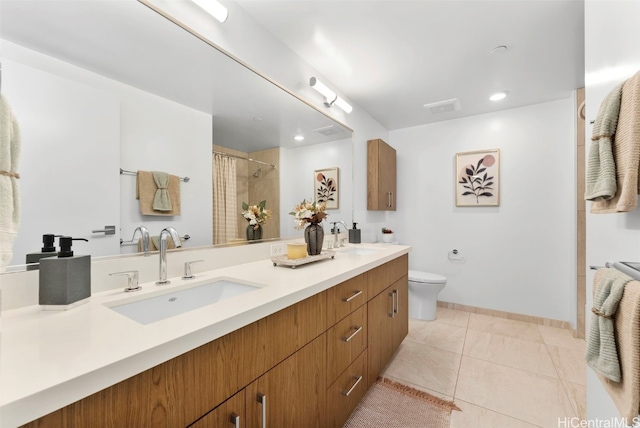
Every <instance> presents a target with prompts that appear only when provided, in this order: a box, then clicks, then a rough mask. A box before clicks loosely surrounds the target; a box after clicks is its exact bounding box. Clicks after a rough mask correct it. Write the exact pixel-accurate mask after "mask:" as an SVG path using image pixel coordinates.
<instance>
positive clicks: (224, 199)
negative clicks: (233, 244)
mask: <svg viewBox="0 0 640 428" xmlns="http://www.w3.org/2000/svg"><path fill="white" fill-rule="evenodd" d="M237 210H238V200H237V196H236V159H234V158H231V157H229V156H224V155H218V154H214V155H213V243H214V244H224V243H227V242H229V241H232V240H234V239H236V238H237V236H238V230H237V229H238V212H237Z"/></svg>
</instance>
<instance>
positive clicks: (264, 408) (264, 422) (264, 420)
mask: <svg viewBox="0 0 640 428" xmlns="http://www.w3.org/2000/svg"><path fill="white" fill-rule="evenodd" d="M257 399H258V403H260V404H262V428H267V396H266V395H264V394H260V393H258V397H257Z"/></svg>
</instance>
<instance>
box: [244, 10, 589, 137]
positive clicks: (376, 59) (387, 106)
mask: <svg viewBox="0 0 640 428" xmlns="http://www.w3.org/2000/svg"><path fill="white" fill-rule="evenodd" d="M235 1H236V3H238V4H239V5H240V6H241V7H242V8H244V9H245V10H246V11H247V12H248V13H249V14H251V15H252V16H253V17H254V18H255V19H256V20H257V21H258V22H259V23H260V24H261V25H262V26H264V27H265V28H266V29H267V30H268V31H270V32H271V33H273V34H274V35H275V36H276V37H278V38H279V39H280V40H282V41H283V42H284V43H285V44H286V45H288V46H289V47H290V48H291V49H292V50H293V51H294V52H296V53H297V54H298V55H299V56H300V57H302V58H303V59H304V60H305V61H307V62H308V63H309V64H310V65H311V66H312V67H314V68H315V69H316V70H317V71H318V72H319V73H320V74H321V75H322V76H324V77H325V78H326V80H327V82H326V83H328V82H330V83H328V86H330V87H331V86H333V87H334V88H335V89H336V92H339V93H340V94H341V95H343V96H344V97H345V98H346V99H347V100H348V101H349V102H351V103H352V104H354V108H357V109H362V110H365V111H366V112H368V113H369V114H370V115H371V116H373V117H374V118H375V119H377V120H378V121H379V122H380V123H381V124H382V125H383V126H385V127H386V128H387V129H389V130H393V129H398V128H405V127H410V126H416V125H421V124H426V123H431V122H436V121H442V120H449V119H454V118H458V117H464V116H471V115H476V114H482V113H488V112H492V111H497V110H503V109H510V108H515V107H521V106H526V105H530V104H537V103H542V102H548V101H553V100H558V99H563V98H567V97H569V96H570V95H571V91H572V90H574V89H576V88H579V87H583V86H584V2H583V1H581V0H580V1H578V0H572V1H560V0H545V1H543V0H534V1H525V0H503V1H484V0H467V1H454V0H444V1H435V0H411V1H406V0H392V1H388V0H387V1H383V0H308V1H300V0H235ZM501 45H503V46H506V47H507V49H506V50H504V51H502V52H499V53H492V49H493V48H495V47H497V46H501ZM503 90H506V91H509V96H508V97H507V98H505V99H504V100H502V101H499V102H494V101H490V100H489V96H490V94H492V93H494V92H496V91H503ZM454 98H457V99H459V102H460V106H461V109H460V110H459V111H451V112H443V113H437V114H433V113H432V112H431V109H428V108H425V107H424V105H425V104H428V103H435V102H439V101H443V100H450V99H454Z"/></svg>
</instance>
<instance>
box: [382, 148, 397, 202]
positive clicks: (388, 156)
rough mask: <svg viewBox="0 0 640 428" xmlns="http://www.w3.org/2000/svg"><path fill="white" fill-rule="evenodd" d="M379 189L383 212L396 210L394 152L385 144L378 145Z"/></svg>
mask: <svg viewBox="0 0 640 428" xmlns="http://www.w3.org/2000/svg"><path fill="white" fill-rule="evenodd" d="M378 168H379V170H380V189H381V190H382V195H381V196H382V200H381V202H382V204H383V205H384V208H383V209H385V210H387V211H395V210H396V151H395V149H394V148H393V147H391V146H389V145H387V144H381V145H380V160H379V166H378Z"/></svg>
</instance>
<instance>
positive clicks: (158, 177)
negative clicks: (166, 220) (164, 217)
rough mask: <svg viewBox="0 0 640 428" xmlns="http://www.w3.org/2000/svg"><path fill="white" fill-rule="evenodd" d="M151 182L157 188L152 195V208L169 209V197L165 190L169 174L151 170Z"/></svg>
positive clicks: (158, 209) (157, 209)
mask: <svg viewBox="0 0 640 428" xmlns="http://www.w3.org/2000/svg"><path fill="white" fill-rule="evenodd" d="M151 174H152V175H153V182H154V183H155V184H156V187H157V188H158V190H156V194H155V195H154V196H153V205H152V206H153V209H154V210H156V211H171V197H170V196H169V192H168V191H167V187H168V186H169V174H167V173H166V172H160V171H151Z"/></svg>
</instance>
